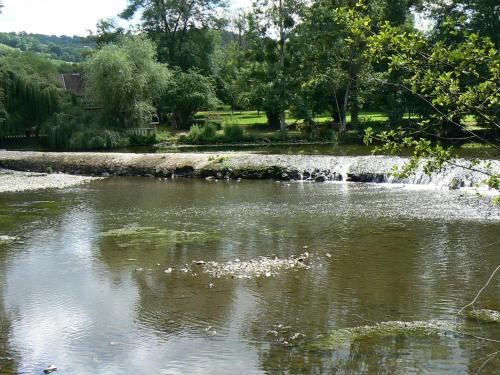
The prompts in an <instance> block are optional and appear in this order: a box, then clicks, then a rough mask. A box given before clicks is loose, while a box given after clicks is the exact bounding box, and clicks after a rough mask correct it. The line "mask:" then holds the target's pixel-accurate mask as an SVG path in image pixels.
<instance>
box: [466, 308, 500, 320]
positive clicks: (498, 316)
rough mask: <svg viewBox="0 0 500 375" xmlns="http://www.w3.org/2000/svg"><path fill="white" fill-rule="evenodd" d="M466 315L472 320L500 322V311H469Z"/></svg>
mask: <svg viewBox="0 0 500 375" xmlns="http://www.w3.org/2000/svg"><path fill="white" fill-rule="evenodd" d="M466 316H467V318H468V319H470V320H475V321H479V322H482V323H500V312H498V311H496V310H489V309H479V310H471V311H467V313H466Z"/></svg>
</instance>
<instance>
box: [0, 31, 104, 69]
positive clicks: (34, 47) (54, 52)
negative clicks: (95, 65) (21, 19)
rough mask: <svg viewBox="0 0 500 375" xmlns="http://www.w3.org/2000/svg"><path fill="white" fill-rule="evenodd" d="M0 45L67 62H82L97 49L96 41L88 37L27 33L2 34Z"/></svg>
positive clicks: (0, 35)
mask: <svg viewBox="0 0 500 375" xmlns="http://www.w3.org/2000/svg"><path fill="white" fill-rule="evenodd" d="M0 44H3V45H5V46H8V47H11V48H14V49H19V50H21V51H25V52H32V53H36V54H41V55H44V56H46V57H49V58H52V59H57V60H62V61H67V62H81V61H83V60H84V59H85V57H86V56H87V55H88V54H89V53H90V52H91V51H92V50H93V49H94V48H95V41H93V40H92V39H90V38H86V37H80V36H65V35H63V36H55V35H42V34H28V33H25V32H20V33H15V32H9V33H0Z"/></svg>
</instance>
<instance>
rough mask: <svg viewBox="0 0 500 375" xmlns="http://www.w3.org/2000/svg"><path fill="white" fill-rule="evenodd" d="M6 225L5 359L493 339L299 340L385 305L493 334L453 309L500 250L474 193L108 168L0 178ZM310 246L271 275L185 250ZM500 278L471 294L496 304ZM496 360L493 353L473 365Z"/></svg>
mask: <svg viewBox="0 0 500 375" xmlns="http://www.w3.org/2000/svg"><path fill="white" fill-rule="evenodd" d="M0 224H1V227H0V235H8V236H11V237H18V239H17V240H15V241H13V242H9V243H3V244H0V373H1V374H14V373H29V374H32V373H35V374H38V373H41V371H42V370H43V369H44V368H45V367H46V366H47V365H49V364H52V363H54V364H55V365H56V366H57V367H58V368H59V370H58V372H57V373H58V374H90V373H95V374H130V373H143V374H234V373H242V374H263V373H294V374H295V373H297V374H320V373H333V372H338V373H349V374H350V373H378V372H380V373H401V374H406V373H444V374H446V373H449V374H456V373H474V372H475V371H476V370H477V369H478V368H479V366H481V364H482V363H483V362H484V357H485V356H487V355H488V354H490V353H492V352H495V351H496V350H498V344H495V343H493V342H488V341H482V340H478V339H475V338H471V337H469V336H463V335H457V334H449V335H447V336H444V335H443V336H438V337H435V336H429V337H404V336H403V337H386V338H370V339H364V340H358V341H356V342H354V343H352V344H351V345H349V346H348V347H345V348H342V349H339V350H311V349H310V344H311V343H314V342H316V341H317V340H318V338H319V337H322V336H323V335H326V334H328V333H329V332H330V331H331V330H334V329H337V328H344V327H355V326H360V325H367V324H368V325H369V324H373V322H381V321H391V320H405V321H414V320H429V319H441V320H446V321H450V322H454V321H455V320H456V321H457V322H458V323H459V324H460V329H461V330H462V331H466V332H467V333H470V334H474V335H477V336H482V337H487V338H494V339H498V338H499V333H500V329H499V328H498V327H497V326H496V325H491V324H489V325H485V324H479V323H477V322H465V321H464V320H463V319H461V318H458V319H457V318H456V317H455V315H454V313H455V312H456V310H458V309H459V308H460V307H461V306H463V305H465V304H466V303H467V302H469V301H470V300H471V299H472V298H473V297H474V295H475V294H476V292H477V290H478V289H479V288H480V287H481V286H482V285H483V283H484V282H485V280H486V279H487V277H488V276H489V274H490V272H491V271H492V269H493V268H494V266H495V265H497V264H499V262H500V251H499V249H500V242H499V241H500V237H499V233H500V210H499V209H498V208H491V207H489V206H487V205H486V204H485V203H484V202H483V201H482V200H481V199H478V198H477V197H475V196H474V195H472V194H469V195H463V193H460V192H448V191H444V190H432V189H425V188H420V189H418V190H415V189H404V188H400V187H396V186H387V185H371V184H335V183H331V184H310V183H291V184H289V183H277V182H268V181H242V182H236V181H229V182H222V181H221V182H208V181H202V180H193V179H176V180H158V179H147V178H114V179H108V180H105V181H99V182H96V183H92V184H89V185H86V186H83V187H79V188H72V189H65V190H61V191H41V192H35V193H33V192H31V193H17V194H2V195H0ZM304 251H307V252H308V253H310V254H311V260H310V266H311V268H310V269H300V270H296V269H290V270H282V271H281V272H278V274H277V275H273V276H271V277H259V278H253V279H238V278H231V277H228V278H219V279H214V278H211V277H210V276H209V275H206V274H204V273H203V272H202V269H200V268H196V267H194V266H192V261H193V260H205V261H217V262H226V261H235V260H236V259H240V260H241V261H247V260H252V259H257V258H258V257H259V256H270V255H273V256H276V257H279V258H287V257H290V256H292V255H294V254H295V255H296V254H301V253H303V252H304ZM327 254H328V255H330V256H328V255H327ZM185 264H187V265H188V266H189V267H190V269H191V271H190V272H182V271H180V269H181V268H183V267H185V266H184V265H185ZM171 267H172V268H174V269H175V270H174V271H173V272H172V273H165V272H164V270H166V269H168V268H171ZM194 274H196V275H194ZM498 280H499V279H498V278H497V279H496V281H494V282H493V283H492V285H491V286H490V288H488V289H487V290H486V292H485V293H484V295H482V297H481V298H480V300H479V301H478V307H484V308H494V309H498V310H500V299H499V297H500V294H499V292H498V290H499V289H498V287H499V286H500V285H499V281H498ZM211 284H212V285H211ZM486 358H488V357H486ZM498 369H499V361H498V358H494V359H493V360H492V361H489V362H488V363H487V364H486V365H485V366H484V368H483V369H482V372H481V373H484V374H493V373H496V371H498Z"/></svg>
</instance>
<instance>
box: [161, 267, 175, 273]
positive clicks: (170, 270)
mask: <svg viewBox="0 0 500 375" xmlns="http://www.w3.org/2000/svg"><path fill="white" fill-rule="evenodd" d="M172 271H173V270H172V268H167V269H166V270H165V271H163V272H165V273H172Z"/></svg>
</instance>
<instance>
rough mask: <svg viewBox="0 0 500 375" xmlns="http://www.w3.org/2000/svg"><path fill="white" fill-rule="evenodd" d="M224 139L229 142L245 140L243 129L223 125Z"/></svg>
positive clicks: (231, 125)
mask: <svg viewBox="0 0 500 375" xmlns="http://www.w3.org/2000/svg"><path fill="white" fill-rule="evenodd" d="M224 138H225V139H226V140H227V141H229V142H239V141H243V140H245V129H243V127H241V126H240V125H238V124H226V125H224Z"/></svg>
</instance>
